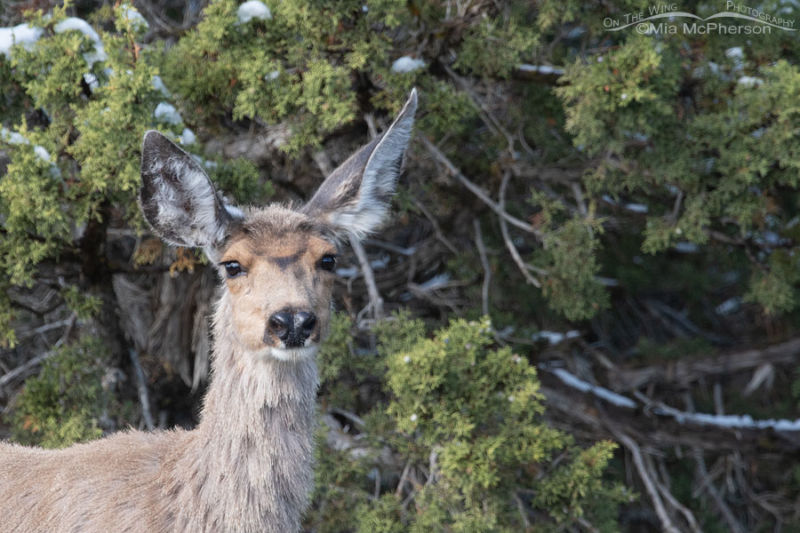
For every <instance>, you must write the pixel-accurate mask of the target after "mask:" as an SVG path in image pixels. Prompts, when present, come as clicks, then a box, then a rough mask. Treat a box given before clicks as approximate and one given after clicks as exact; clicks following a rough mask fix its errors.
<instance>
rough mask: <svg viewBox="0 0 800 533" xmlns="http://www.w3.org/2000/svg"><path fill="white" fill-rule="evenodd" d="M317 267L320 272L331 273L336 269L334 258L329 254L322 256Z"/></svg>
mask: <svg viewBox="0 0 800 533" xmlns="http://www.w3.org/2000/svg"><path fill="white" fill-rule="evenodd" d="M319 267H320V268H321V269H322V270H327V271H328V272H331V271H333V269H334V268H335V267H336V256H335V255H331V254H325V255H323V256H322V259H320V260H319Z"/></svg>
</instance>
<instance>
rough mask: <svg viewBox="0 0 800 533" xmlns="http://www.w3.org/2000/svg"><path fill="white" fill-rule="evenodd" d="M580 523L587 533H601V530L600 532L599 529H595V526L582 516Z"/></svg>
mask: <svg viewBox="0 0 800 533" xmlns="http://www.w3.org/2000/svg"><path fill="white" fill-rule="evenodd" d="M578 523H579V524H580V525H581V526H583V528H584V529H586V530H587V531H589V533H600V530H599V529H597V528H596V527H594V526H593V525H592V524H591V523H590V522H589V521H588V520H586V519H585V518H584V517H582V516H579V517H578Z"/></svg>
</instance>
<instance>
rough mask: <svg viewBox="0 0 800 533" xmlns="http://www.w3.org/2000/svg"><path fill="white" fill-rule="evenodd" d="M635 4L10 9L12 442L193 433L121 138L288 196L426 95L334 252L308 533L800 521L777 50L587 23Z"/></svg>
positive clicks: (775, 37) (0, 63) (782, 50)
mask: <svg viewBox="0 0 800 533" xmlns="http://www.w3.org/2000/svg"><path fill="white" fill-rule="evenodd" d="M723 4H724V3H722V2H697V3H693V2H690V3H680V4H676V6H675V7H676V8H677V9H678V10H681V11H687V12H690V13H694V14H696V15H698V16H700V17H709V16H711V15H713V14H715V13H718V12H720V11H723V10H724V9H725V8H726V6H725V5H723ZM655 5H656V4H650V3H648V2H638V1H631V2H627V1H617V2H604V3H602V4H592V3H585V2H573V1H567V2H556V1H550V0H544V1H541V2H533V3H532V2H528V1H514V0H503V1H483V0H473V1H461V2H458V1H433V0H415V1H410V2H393V1H386V0H374V1H372V0H367V1H363V0H362V1H358V2H356V1H349V0H346V1H328V0H314V1H304V0H295V1H291V2H290V1H283V2H279V1H274V0H265V1H264V3H263V4H261V3H256V4H253V3H251V2H249V3H248V7H245V8H242V7H241V6H240V5H239V3H238V2H236V1H234V0H221V1H214V2H211V3H209V4H208V5H205V4H203V5H200V4H198V3H182V2H177V1H173V0H153V1H149V0H148V1H145V0H142V1H136V2H133V4H121V3H115V4H113V5H112V4H109V3H106V2H93V1H82V2H75V3H70V4H67V5H66V6H61V7H59V6H58V5H56V4H55V3H49V2H47V1H36V2H11V3H7V4H4V11H3V12H2V13H0V25H2V26H4V27H5V28H4V29H2V30H0V91H1V92H0V94H2V96H1V97H0V118H1V119H2V130H0V176H1V177H0V222H1V227H0V269H2V270H3V271H4V275H3V276H0V341H1V342H2V346H3V348H2V351H0V398H2V400H0V401H2V403H0V405H2V411H3V412H2V415H3V417H2V421H3V424H2V425H0V430H2V431H0V436H3V437H6V436H7V437H13V438H14V439H16V440H19V441H21V442H25V443H36V444H41V445H45V446H64V445H67V444H69V443H71V442H75V441H77V440H81V439H87V438H94V437H97V436H99V435H102V434H103V433H107V432H112V431H115V430H117V429H119V428H121V427H125V425H127V424H133V425H135V426H140V427H156V426H160V427H168V426H172V425H175V424H179V425H184V426H191V425H192V424H193V423H194V422H195V417H196V412H197V407H198V405H199V401H200V398H202V391H203V388H204V386H205V384H206V381H207V372H208V356H209V342H210V341H209V338H208V320H207V317H208V313H209V309H210V303H211V302H212V300H213V293H214V290H213V287H214V284H215V279H214V274H213V273H212V272H211V271H210V269H207V268H206V265H205V262H204V259H203V258H202V257H201V256H200V255H199V254H198V253H196V252H193V251H190V250H184V249H172V248H169V247H166V246H164V245H162V244H161V242H160V241H159V240H158V239H156V238H154V237H153V236H152V235H150V234H149V233H148V232H147V230H146V227H145V225H144V223H143V221H142V219H141V215H140V214H139V211H138V207H137V205H136V201H135V197H136V192H137V188H138V184H139V168H138V165H139V146H140V142H141V138H142V134H143V133H144V131H146V130H147V129H151V128H157V129H160V130H161V131H164V132H166V133H168V134H170V135H172V136H173V137H174V138H175V139H176V140H177V141H178V142H180V143H182V144H183V145H184V147H186V148H187V149H188V150H190V151H191V152H192V153H194V154H196V155H197V157H198V158H199V160H200V161H201V162H202V163H203V164H204V166H205V167H206V169H207V170H208V172H209V175H210V176H211V178H212V180H214V182H215V183H216V184H217V186H218V188H219V189H220V190H222V191H223V192H224V193H225V194H226V195H228V196H229V197H231V198H232V199H234V200H235V201H237V202H241V203H253V204H258V203H263V202H266V201H302V200H304V199H307V198H308V197H309V195H310V194H311V193H312V192H313V190H314V189H315V187H316V186H317V185H318V184H319V183H320V182H321V181H322V179H323V178H324V176H325V175H326V174H327V172H329V171H330V170H331V169H332V168H334V167H335V165H336V164H338V163H339V162H341V161H342V159H343V158H344V157H346V156H347V155H349V153H351V152H352V151H353V150H354V149H355V148H356V147H357V146H359V145H361V144H363V143H364V142H366V141H367V140H368V139H369V138H370V137H373V136H375V135H376V134H378V133H379V132H380V131H382V129H383V128H384V127H385V126H386V124H387V121H388V120H390V119H391V116H392V114H393V113H394V112H396V111H397V110H398V109H399V106H401V105H402V103H403V102H404V101H405V98H406V96H407V94H408V92H409V90H410V89H411V88H412V87H417V88H418V89H419V90H420V97H421V101H420V112H419V115H418V121H417V129H416V133H415V137H414V139H413V140H412V144H411V147H410V149H409V154H408V162H407V171H406V173H405V174H404V176H403V178H402V179H401V183H400V190H399V193H398V195H397V197H396V199H395V202H394V210H393V217H392V221H391V223H390V224H388V225H387V228H386V230H385V231H384V232H382V233H381V235H379V236H375V237H374V238H373V239H370V240H368V241H367V242H366V243H365V247H364V248H365V250H364V251H365V252H366V253H365V254H363V255H361V257H360V258H359V254H355V253H352V252H349V251H348V252H347V253H346V254H345V255H344V260H343V261H342V263H340V265H339V274H340V283H339V286H338V289H337V297H336V299H337V308H338V309H339V313H338V314H337V315H336V318H335V323H334V327H333V328H332V329H333V332H332V336H331V339H330V341H329V342H328V343H327V345H326V347H325V349H324V351H323V353H322V354H321V355H320V364H321V372H322V377H323V386H322V390H321V393H320V417H321V425H320V427H321V429H320V439H319V447H318V451H319V454H318V455H319V457H318V467H317V475H318V482H317V489H316V493H315V499H314V504H313V507H312V509H311V510H310V512H309V513H308V516H307V519H306V525H307V528H308V530H310V531H405V530H413V531H432V530H433V531H437V530H444V531H495V530H497V531H520V530H530V531H551V530H553V531H563V530H569V531H651V530H655V529H664V530H670V531H684V530H686V531H773V530H775V531H780V530H784V531H787V530H792V529H796V528H800V516H798V509H800V506H798V498H800V469H799V468H798V467H797V465H796V464H795V463H796V462H795V461H793V460H792V459H793V457H796V454H797V452H798V449H800V427H798V426H800V424H798V423H796V422H795V419H798V404H799V402H800V375H798V374H797V371H796V368H795V367H796V356H797V354H798V352H800V337H799V336H798V329H800V322H798V318H800V311H799V310H798V308H799V307H800V292H798V290H799V289H800V269H798V266H800V265H798V259H797V258H798V256H799V255H798V252H800V250H798V249H797V248H798V246H800V234H799V233H798V228H800V225H798V221H800V195H799V194H798V190H797V185H798V179H799V177H800V172H799V171H800V141H798V135H797V134H798V131H799V130H800V108H799V107H798V104H797V102H798V93H799V92H800V71H799V70H798V67H797V57H798V55H797V54H798V51H800V42H799V41H798V40H797V38H796V33H795V32H792V31H786V30H785V29H781V28H777V27H775V28H772V30H771V31H770V32H769V33H760V34H750V33H748V34H744V33H738V34H737V33H736V32H733V31H732V32H728V33H727V34H720V33H713V32H712V33H703V34H700V33H685V32H682V31H679V32H675V33H668V32H657V31H653V30H652V29H648V27H644V28H642V27H640V26H632V27H630V28H627V29H624V30H620V31H613V32H612V31H608V27H609V26H610V25H611V24H612V23H609V22H608V21H614V20H619V21H622V22H623V23H624V21H625V16H626V14H628V13H638V12H643V13H645V14H649V9H651V8H653V6H655ZM750 7H754V8H758V9H760V10H761V11H763V12H764V13H766V14H769V15H772V16H775V17H782V18H783V19H785V20H787V21H796V20H800V11H798V7H797V6H796V5H795V4H794V3H792V2H782V1H766V2H761V3H760V4H758V5H757V6H756V5H753V6H750ZM201 8H202V9H201ZM724 22H725V24H728V23H729V22H730V25H731V26H732V27H734V28H745V27H754V26H758V23H754V22H751V21H747V20H741V19H725V21H724ZM675 24H678V23H675ZM793 24H795V25H796V24H797V22H794V23H793ZM778 25H779V24H778ZM790 29H792V28H790ZM12 44H13V46H12ZM736 415H740V416H736ZM614 443H617V444H614Z"/></svg>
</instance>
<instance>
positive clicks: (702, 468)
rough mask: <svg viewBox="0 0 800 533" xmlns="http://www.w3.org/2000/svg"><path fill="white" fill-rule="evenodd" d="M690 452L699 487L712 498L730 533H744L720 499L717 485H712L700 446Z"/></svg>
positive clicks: (723, 501)
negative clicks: (695, 468)
mask: <svg viewBox="0 0 800 533" xmlns="http://www.w3.org/2000/svg"><path fill="white" fill-rule="evenodd" d="M692 452H693V455H694V462H695V464H696V465H697V475H698V477H699V478H700V481H701V485H700V488H701V489H704V490H705V491H706V492H708V495H709V496H711V499H712V500H714V504H715V505H716V506H717V509H719V512H720V513H721V514H722V518H723V519H724V520H725V522H727V523H728V527H729V528H730V530H731V533H745V529H744V527H742V525H741V524H740V523H739V521H738V520H736V517H735V516H734V514H733V512H732V511H731V509H730V507H728V505H727V504H726V503H725V500H723V499H722V496H721V495H720V493H719V491H718V490H717V487H715V486H714V482H713V481H712V480H711V478H710V476H709V475H708V468H706V461H705V459H703V452H702V451H701V450H700V448H694V449H693V450H692Z"/></svg>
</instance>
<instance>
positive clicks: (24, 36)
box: [0, 24, 42, 58]
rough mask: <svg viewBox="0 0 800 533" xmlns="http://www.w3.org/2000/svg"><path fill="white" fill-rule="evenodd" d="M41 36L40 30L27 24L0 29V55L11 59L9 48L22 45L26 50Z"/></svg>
mask: <svg viewBox="0 0 800 533" xmlns="http://www.w3.org/2000/svg"><path fill="white" fill-rule="evenodd" d="M41 36H42V28H36V27H34V26H31V25H29V24H19V25H17V26H14V27H13V28H0V54H3V55H5V56H6V57H8V58H10V57H11V47H12V46H14V45H15V44H21V45H23V46H24V47H25V48H26V49H27V50H30V49H31V48H32V47H33V44H34V43H35V42H36V41H38V40H39V37H41Z"/></svg>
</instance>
